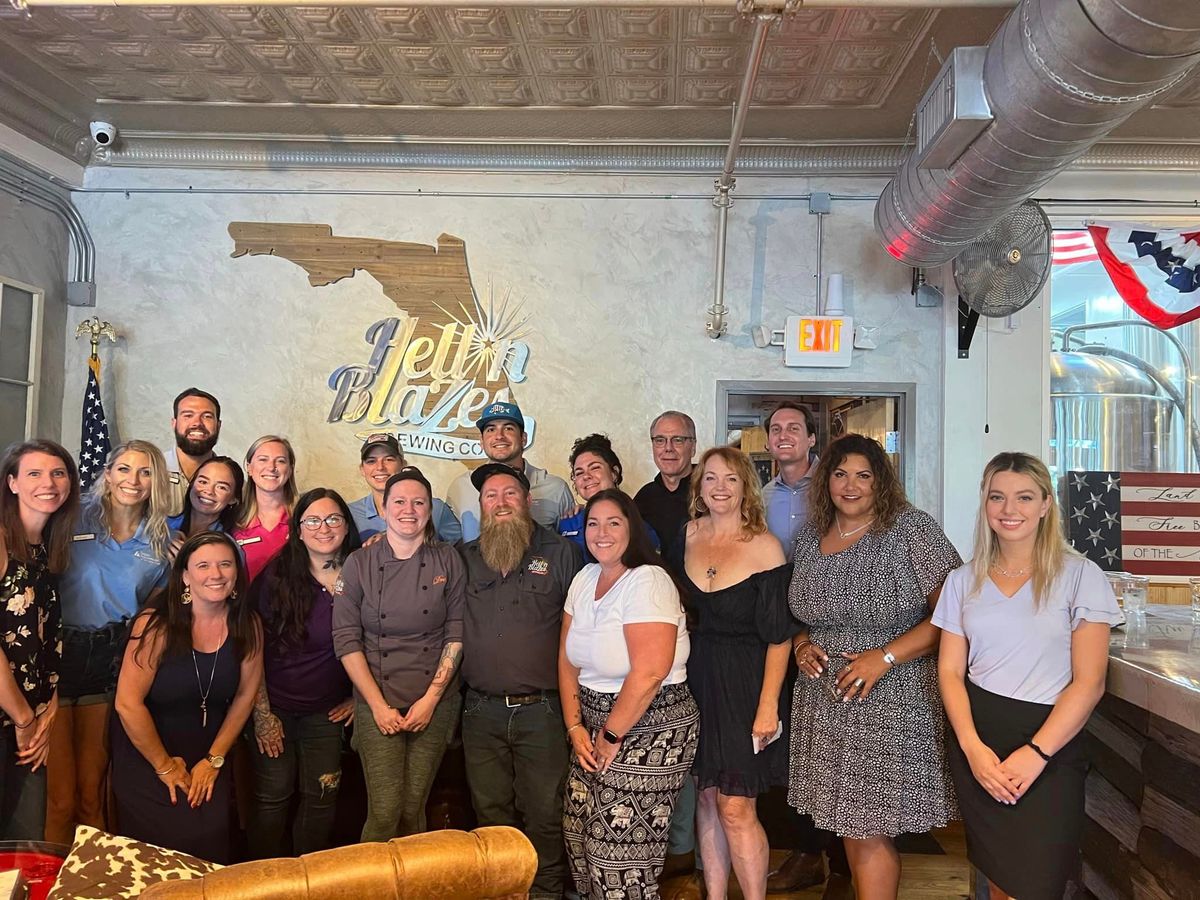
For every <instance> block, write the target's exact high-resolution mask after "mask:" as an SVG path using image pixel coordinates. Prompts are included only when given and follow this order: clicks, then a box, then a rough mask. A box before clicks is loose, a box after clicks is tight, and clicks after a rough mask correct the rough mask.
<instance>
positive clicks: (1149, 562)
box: [1063, 472, 1200, 575]
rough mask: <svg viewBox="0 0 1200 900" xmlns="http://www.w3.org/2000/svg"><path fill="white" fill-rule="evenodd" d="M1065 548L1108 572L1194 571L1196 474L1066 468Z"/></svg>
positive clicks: (1199, 485)
mask: <svg viewBox="0 0 1200 900" xmlns="http://www.w3.org/2000/svg"><path fill="white" fill-rule="evenodd" d="M1063 477H1064V478H1066V479H1067V491H1066V509H1065V510H1064V515H1065V517H1066V520H1067V535H1068V537H1069V539H1070V541H1071V546H1072V547H1074V548H1075V549H1076V550H1078V551H1079V552H1080V553H1082V554H1083V555H1084V556H1086V557H1087V558H1088V559H1090V560H1091V561H1092V562H1094V563H1095V564H1096V565H1098V566H1099V567H1100V568H1102V569H1104V570H1105V571H1109V572H1130V573H1132V574H1134V575H1200V475H1183V474H1179V473H1174V472H1068V473H1066V475H1064V476H1063Z"/></svg>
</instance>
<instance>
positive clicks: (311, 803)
mask: <svg viewBox="0 0 1200 900" xmlns="http://www.w3.org/2000/svg"><path fill="white" fill-rule="evenodd" d="M357 549H358V532H357V530H356V529H355V527H354V522H353V520H352V519H351V517H350V510H349V509H348V508H347V507H346V503H345V501H344V500H342V498H341V496H340V495H339V494H338V493H337V491H333V490H329V489H328V488H314V489H313V490H311V491H308V492H307V493H305V494H304V495H303V496H302V497H301V498H300V499H299V500H298V501H297V502H296V509H295V511H294V512H293V513H292V522H291V531H290V533H289V534H288V540H287V543H286V544H284V545H283V549H282V550H280V551H279V554H278V555H277V556H276V557H275V558H274V559H273V560H271V562H269V563H267V567H266V568H265V569H263V572H262V574H261V575H260V576H259V577H258V578H257V579H256V580H255V582H254V585H253V587H252V589H251V591H250V599H251V602H252V603H253V605H254V608H255V609H257V610H258V614H259V616H261V617H262V621H263V632H264V634H265V635H266V643H265V649H264V651H263V684H262V686H261V687H260V688H259V690H258V697H257V699H256V700H255V704H254V734H255V738H256V739H257V743H258V752H257V753H255V754H253V758H254V770H255V791H254V799H255V803H254V807H253V810H252V817H253V821H252V827H251V828H250V830H249V834H248V837H249V842H250V852H251V855H252V856H254V857H256V858H259V859H266V858H268V857H276V856H289V855H297V856H298V855H300V854H303V853H312V852H313V851H315V850H325V849H327V848H328V847H329V846H330V836H331V833H332V831H333V818H334V812H335V805H336V803H337V796H338V786H339V784H340V783H341V756H342V732H343V729H344V727H345V726H346V725H348V724H349V723H350V722H351V720H352V719H353V718H354V700H353V698H352V697H351V696H350V680H349V679H348V678H347V677H346V670H345V669H344V668H342V665H341V663H339V662H338V658H337V656H335V655H334V652H333V595H334V588H335V586H336V585H337V580H338V576H339V575H340V573H341V570H342V563H343V562H344V561H345V559H346V557H347V556H348V555H349V554H350V553H351V552H352V551H354V550H357ZM297 785H299V795H300V796H299V800H298V802H297V803H296V811H295V819H294V821H293V823H292V829H291V838H292V839H291V841H290V842H289V841H288V840H287V825H288V814H289V812H290V810H291V807H292V798H293V796H294V795H295V794H296V792H297Z"/></svg>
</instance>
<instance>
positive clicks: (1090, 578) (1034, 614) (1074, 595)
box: [933, 556, 1123, 704]
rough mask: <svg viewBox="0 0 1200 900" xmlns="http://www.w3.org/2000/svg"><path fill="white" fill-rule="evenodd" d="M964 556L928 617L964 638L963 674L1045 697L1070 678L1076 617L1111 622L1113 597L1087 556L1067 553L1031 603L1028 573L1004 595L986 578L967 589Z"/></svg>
mask: <svg viewBox="0 0 1200 900" xmlns="http://www.w3.org/2000/svg"><path fill="white" fill-rule="evenodd" d="M973 581H974V573H973V572H972V571H971V564H970V563H967V564H966V565H965V566H962V567H961V568H958V569H955V570H954V571H953V572H951V573H950V574H949V575H948V576H946V584H945V586H944V587H943V588H942V595H941V597H940V598H939V599H938V605H937V609H936V610H935V611H934V613H933V624H934V625H936V626H937V627H938V628H941V629H943V630H945V631H949V632H952V633H953V634H957V635H961V636H963V637H965V638H966V639H967V642H968V644H969V645H970V646H969V648H968V651H967V677H968V678H970V679H971V682H972V683H973V684H975V685H976V686H977V687H981V688H983V689H984V690H985V691H991V692H992V693H993V694H999V695H1001V696H1002V697H1011V698H1012V699H1014V700H1025V701H1028V702H1029V703H1045V704H1051V703H1054V702H1055V701H1056V700H1058V695H1059V694H1061V693H1062V692H1063V690H1064V689H1065V688H1066V687H1067V685H1069V684H1070V683H1071V678H1072V672H1071V632H1073V631H1074V630H1075V629H1076V628H1077V627H1078V626H1079V623H1080V622H1085V621H1086V622H1103V623H1104V624H1106V625H1119V624H1121V622H1122V621H1123V617H1122V615H1121V609H1120V607H1118V606H1117V599H1116V597H1114V596H1113V592H1112V588H1111V587H1110V586H1109V584H1108V580H1107V579H1106V578H1105V577H1104V573H1103V572H1102V571H1101V570H1100V567H1099V566H1097V565H1096V564H1095V563H1094V562H1091V561H1090V560H1087V559H1084V558H1083V557H1078V556H1071V557H1068V558H1067V559H1066V560H1065V561H1064V562H1063V568H1062V572H1060V573H1059V576H1058V578H1056V579H1055V580H1054V583H1053V584H1051V585H1050V587H1049V588H1048V589H1047V591H1046V593H1047V596H1046V598H1045V600H1044V602H1043V603H1042V604H1041V606H1040V607H1038V608H1036V609H1035V607H1034V602H1033V579H1030V580H1029V581H1027V582H1025V584H1023V585H1021V589H1020V590H1019V591H1017V592H1016V593H1015V594H1013V595H1012V596H1011V597H1005V596H1004V594H1002V593H1001V592H1000V589H999V588H998V587H996V585H995V583H994V582H993V581H992V579H991V578H987V579H985V580H984V582H983V586H982V587H981V588H980V589H979V593H978V594H975V595H971V587H972V584H973Z"/></svg>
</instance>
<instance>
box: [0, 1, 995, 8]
mask: <svg viewBox="0 0 1200 900" xmlns="http://www.w3.org/2000/svg"><path fill="white" fill-rule="evenodd" d="M11 2H12V4H13V5H14V6H15V7H16V8H17V9H24V8H26V7H30V6H80V5H82V4H81V0H11ZM737 2H738V0H704V2H703V4H700V3H697V0H591V5H592V6H626V7H633V8H636V7H646V6H673V7H678V6H689V7H690V6H698V5H703V6H707V7H714V8H720V7H731V6H735V5H737ZM89 5H92V6H228V5H229V0H103V2H97V3H92V4H89ZM254 5H255V6H295V5H296V2H295V0H255V2H254ZM321 5H322V6H378V5H379V0H324V2H323V3H322V4H321ZM421 5H422V6H435V7H436V6H462V5H463V4H462V3H461V2H460V0H422V3H421ZM757 5H758V6H761V7H765V8H768V9H781V8H783V7H784V6H786V5H787V0H763V2H760V3H758V4H757ZM804 5H805V7H839V8H841V7H846V6H859V7H872V6H874V7H886V8H888V9H895V8H897V7H900V8H908V9H922V8H931V9H932V8H937V7H963V6H968V7H991V6H1013V5H1014V0H852V2H848V0H804ZM471 6H472V7H489V8H492V7H501V6H530V7H538V6H544V7H554V8H556V9H557V8H561V7H562V6H563V3H562V0H475V2H473V3H471Z"/></svg>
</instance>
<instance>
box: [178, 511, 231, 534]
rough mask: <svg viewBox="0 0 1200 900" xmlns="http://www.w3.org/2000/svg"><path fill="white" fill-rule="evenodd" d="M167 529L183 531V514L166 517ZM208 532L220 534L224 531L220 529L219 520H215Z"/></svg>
mask: <svg viewBox="0 0 1200 900" xmlns="http://www.w3.org/2000/svg"><path fill="white" fill-rule="evenodd" d="M167 527H168V528H170V529H171V530H172V531H183V513H180V514H179V515H177V516H167ZM208 530H209V531H217V532H222V533H223V532H224V531H225V529H224V528H222V527H221V520H220V519H217V521H215V522H213V523H212V527H211V528H209V529H208Z"/></svg>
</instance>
